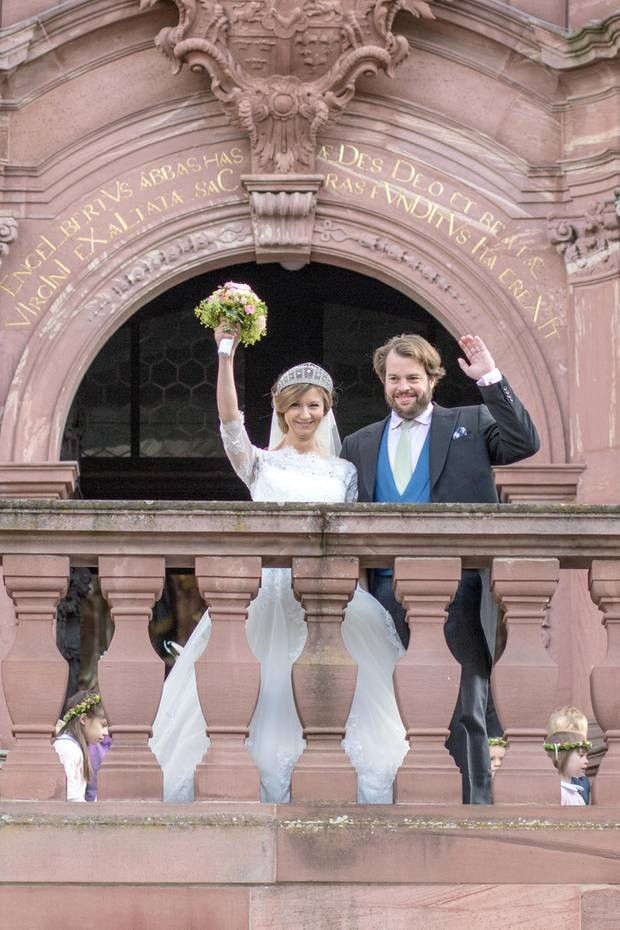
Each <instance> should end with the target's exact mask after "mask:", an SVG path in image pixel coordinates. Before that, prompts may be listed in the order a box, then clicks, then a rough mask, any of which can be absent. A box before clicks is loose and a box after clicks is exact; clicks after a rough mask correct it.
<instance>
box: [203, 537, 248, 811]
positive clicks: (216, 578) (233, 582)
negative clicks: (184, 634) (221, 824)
mask: <svg viewBox="0 0 620 930" xmlns="http://www.w3.org/2000/svg"><path fill="white" fill-rule="evenodd" d="M260 579H261V560H260V558H257V557H246V558H232V557H231V558H227V557H217V556H205V557H200V558H197V559H196V580H197V582H198V588H199V590H200V593H201V594H202V596H203V598H204V599H205V601H206V603H207V607H208V608H209V615H210V617H211V623H212V628H211V635H210V636H209V642H208V644H207V648H206V649H205V651H204V652H203V654H202V656H200V658H199V659H198V661H197V662H196V686H197V688H198V696H199V698H200V705H201V707H202V712H203V714H204V718H205V720H206V721H207V735H208V736H209V738H210V740H211V745H210V747H209V749H208V750H207V752H206V754H205V756H204V758H203V759H202V761H201V762H200V763H199V765H198V766H197V767H196V775H195V781H194V785H195V797H196V799H199V798H206V799H210V800H215V799H221V798H231V799H234V800H240V801H258V799H259V792H260V776H259V773H258V769H257V768H256V766H255V765H254V763H253V761H252V759H251V758H250V756H249V754H248V751H247V749H246V748H245V740H246V738H247V735H248V727H249V725H250V721H251V719H252V715H253V713H254V708H255V707H256V702H257V700H258V692H259V687H260V667H259V664H258V662H257V660H256V658H255V657H254V655H253V653H252V650H251V649H250V647H249V646H248V642H247V638H246V635H245V621H246V618H247V614H248V606H249V604H250V601H251V600H252V598H254V597H256V594H257V593H258V589H259V587H260Z"/></svg>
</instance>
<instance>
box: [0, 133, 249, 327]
mask: <svg viewBox="0 0 620 930" xmlns="http://www.w3.org/2000/svg"><path fill="white" fill-rule="evenodd" d="M244 160H245V155H244V153H243V151H242V149H241V148H239V147H238V146H233V147H232V148H230V149H226V150H222V151H217V152H212V151H210V152H202V153H200V154H196V155H190V156H188V157H186V158H183V159H180V160H177V161H170V162H166V163H164V164H161V165H156V166H153V167H149V168H144V169H141V170H139V171H138V172H137V173H135V174H133V175H131V176H129V177H127V178H123V179H116V180H114V181H111V182H110V183H108V184H105V185H104V186H102V187H101V188H100V189H99V190H98V191H97V192H96V193H94V194H93V195H92V196H91V197H89V199H88V200H87V201H86V202H84V203H82V204H81V205H79V206H78V207H76V208H75V209H74V210H72V212H71V213H70V214H68V215H66V216H63V217H61V218H60V219H59V220H58V221H57V222H56V223H55V224H54V225H53V226H51V227H50V229H48V230H47V231H46V232H45V234H41V235H40V236H39V238H38V240H37V241H36V243H35V244H34V246H33V248H32V249H31V251H30V252H29V253H28V254H27V255H25V256H24V257H23V258H22V259H21V260H20V261H19V263H18V264H17V266H16V267H15V268H13V269H12V270H11V271H7V272H5V273H4V274H2V275H0V296H2V295H3V294H4V295H8V296H9V297H11V298H12V299H13V306H12V314H11V315H10V316H9V318H8V319H7V320H6V322H5V324H4V325H5V326H6V327H21V326H27V327H28V326H32V325H33V322H36V320H37V319H38V318H39V317H40V316H41V315H42V314H43V313H44V312H45V310H46V309H47V307H48V305H49V304H50V302H51V301H52V300H53V298H54V297H55V296H57V295H58V293H59V292H60V290H62V288H63V287H65V285H66V284H67V283H68V282H69V280H70V278H71V276H72V275H73V274H75V272H76V271H77V270H78V269H79V268H80V267H82V266H83V265H88V263H89V262H91V261H93V260H98V259H100V258H101V257H102V255H104V254H105V251H106V249H108V248H110V247H111V246H113V245H115V244H116V242H117V241H118V240H120V239H121V238H123V237H125V236H126V235H127V234H130V233H131V232H132V231H135V230H137V229H138V228H140V227H143V226H144V225H145V224H148V223H149V222H153V221H154V220H156V219H157V217H159V216H162V215H164V214H171V213H174V212H178V211H180V210H182V209H183V208H184V207H185V206H186V204H187V203H188V202H191V201H197V200H199V201H203V202H207V203H208V202H211V201H212V202H215V201H216V200H218V199H221V198H223V197H227V196H230V194H231V193H234V192H235V191H237V190H239V189H240V181H239V174H240V173H241V170H242V168H241V166H242V165H243V162H244ZM193 175H195V176H199V175H202V177H197V178H196V180H195V182H194V184H193V186H191V184H190V186H189V187H188V186H187V184H186V183H185V179H186V178H191V176H193ZM3 300H4V298H3Z"/></svg>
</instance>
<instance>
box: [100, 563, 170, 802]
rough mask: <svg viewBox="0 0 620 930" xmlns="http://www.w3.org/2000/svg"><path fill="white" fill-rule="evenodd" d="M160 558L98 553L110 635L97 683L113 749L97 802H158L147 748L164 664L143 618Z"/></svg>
mask: <svg viewBox="0 0 620 930" xmlns="http://www.w3.org/2000/svg"><path fill="white" fill-rule="evenodd" d="M164 577H165V563H164V559H163V558H162V557H160V556H119V557H115V556H102V557H101V558H100V559H99V583H100V586H101V593H102V594H103V596H104V597H105V599H106V600H107V602H108V604H109V605H110V610H111V614H112V619H113V620H114V635H113V637H112V642H111V643H110V647H109V649H108V651H107V652H106V653H105V654H104V655H103V656H102V658H101V659H100V661H99V671H98V678H99V687H100V689H101V694H102V697H103V702H104V704H105V709H106V713H107V715H108V721H109V723H110V733H111V735H112V738H113V741H114V749H113V751H112V752H109V753H108V754H107V756H106V757H105V759H104V762H103V765H102V767H101V770H100V772H99V775H98V779H97V794H98V797H99V799H100V800H107V799H108V798H132V799H134V798H135V799H156V800H161V798H162V792H163V776H162V771H161V769H160V767H159V764H158V762H157V759H156V758H155V756H154V755H153V753H152V752H151V750H150V748H149V746H148V740H149V737H150V736H151V734H152V729H151V727H152V723H153V720H154V718H155V714H156V713H157V708H158V706H159V701H160V698H161V689H162V686H163V683H164V663H163V662H162V661H161V659H160V658H159V656H158V655H157V654H156V652H155V650H154V649H153V647H152V645H151V641H150V638H149V629H148V625H149V620H150V618H151V613H152V609H153V605H154V603H155V601H156V600H157V599H158V598H159V597H160V596H161V592H162V587H163V583H164Z"/></svg>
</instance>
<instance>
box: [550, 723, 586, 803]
mask: <svg viewBox="0 0 620 930" xmlns="http://www.w3.org/2000/svg"><path fill="white" fill-rule="evenodd" d="M587 736H588V721H587V719H586V717H585V715H584V714H582V713H581V711H579V710H577V708H576V707H570V706H566V707H560V708H559V709H558V710H554V711H553V713H552V714H551V716H550V717H549V721H548V723H547V738H546V740H545V744H544V746H545V751H546V752H547V755H548V756H549V758H550V759H551V761H552V762H553V765H554V767H555V768H556V769H557V771H558V774H559V776H560V798H561V802H562V804H571V805H575V806H582V805H585V804H587V803H589V800H590V782H589V781H588V779H587V777H586V769H587V767H588V757H587V754H588V750H589V749H590V747H591V743H590V741H589V740H588V738H587Z"/></svg>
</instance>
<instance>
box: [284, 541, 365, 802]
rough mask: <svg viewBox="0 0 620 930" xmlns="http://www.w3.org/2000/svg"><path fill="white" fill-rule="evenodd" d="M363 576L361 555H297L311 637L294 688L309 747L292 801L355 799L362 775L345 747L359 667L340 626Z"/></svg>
mask: <svg viewBox="0 0 620 930" xmlns="http://www.w3.org/2000/svg"><path fill="white" fill-rule="evenodd" d="M358 575H359V567H358V560H357V559H356V558H297V559H293V590H294V592H295V595H296V596H297V597H298V599H299V600H300V601H301V604H302V606H303V608H304V610H305V612H306V622H307V625H308V638H307V640H306V644H305V646H304V649H303V652H302V653H301V655H300V656H299V658H298V659H297V661H296V662H295V664H294V665H293V692H294V695H295V704H296V706H297V712H298V714H299V719H300V720H301V724H302V726H303V729H304V738H305V740H306V748H305V750H304V751H303V753H302V754H301V756H300V757H299V759H298V761H297V764H296V765H295V767H294V769H293V775H292V779H291V801H293V802H303V801H339V802H342V801H351V802H354V801H355V800H356V798H357V776H356V773H355V769H354V768H353V766H352V765H351V762H350V761H349V759H348V757H347V755H346V753H345V751H344V749H343V748H342V746H341V745H340V743H341V741H342V739H343V737H344V733H345V726H346V722H347V718H348V716H349V711H350V710H351V704H352V702H353V695H354V693H355V683H356V680H357V665H356V663H355V662H354V661H353V659H352V658H351V656H350V655H349V653H348V652H347V650H346V647H345V645H344V642H343V640H342V634H341V629H340V625H341V623H342V619H343V614H344V610H345V607H346V606H347V604H348V602H349V600H350V599H351V597H352V595H353V592H354V590H355V584H356V582H357V578H358Z"/></svg>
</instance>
